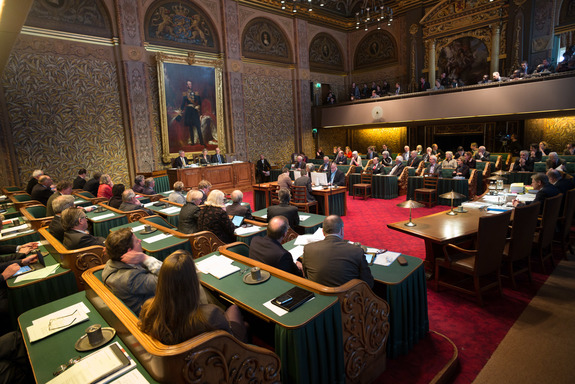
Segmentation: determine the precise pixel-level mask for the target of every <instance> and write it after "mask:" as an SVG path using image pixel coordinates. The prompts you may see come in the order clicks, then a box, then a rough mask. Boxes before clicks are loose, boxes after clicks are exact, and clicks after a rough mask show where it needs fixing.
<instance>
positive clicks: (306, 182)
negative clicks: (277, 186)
mask: <svg viewBox="0 0 575 384" xmlns="http://www.w3.org/2000/svg"><path fill="white" fill-rule="evenodd" d="M293 185H295V186H298V187H306V198H307V201H315V197H313V195H312V194H311V179H310V178H309V176H308V175H307V170H306V169H305V168H304V169H302V170H301V176H300V177H298V178H297V179H296V180H295V181H294V183H293Z"/></svg>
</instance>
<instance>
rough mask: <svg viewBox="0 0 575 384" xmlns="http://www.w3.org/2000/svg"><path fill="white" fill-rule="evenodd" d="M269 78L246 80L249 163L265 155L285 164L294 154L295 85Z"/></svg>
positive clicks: (248, 76)
mask: <svg viewBox="0 0 575 384" xmlns="http://www.w3.org/2000/svg"><path fill="white" fill-rule="evenodd" d="M269 75H270V74H269V73H268V76H265V75H264V74H263V73H262V74H256V73H250V74H245V75H244V76H243V90H244V116H245V127H246V133H247V143H248V159H249V160H251V161H254V160H257V159H258V158H259V155H260V153H263V155H264V156H265V157H266V158H267V159H268V160H269V161H270V162H274V163H277V164H283V163H285V162H286V161H287V160H289V158H290V155H291V154H292V152H293V151H294V140H293V136H294V125H295V121H294V112H293V111H294V106H293V98H292V97H291V95H292V94H293V89H292V81H291V80H290V79H287V78H278V77H272V76H269Z"/></svg>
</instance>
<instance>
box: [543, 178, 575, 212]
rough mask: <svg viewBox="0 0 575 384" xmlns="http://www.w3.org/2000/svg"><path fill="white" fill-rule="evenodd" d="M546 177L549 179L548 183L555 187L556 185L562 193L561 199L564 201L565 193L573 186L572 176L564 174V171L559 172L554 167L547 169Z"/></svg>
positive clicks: (574, 185)
mask: <svg viewBox="0 0 575 384" xmlns="http://www.w3.org/2000/svg"><path fill="white" fill-rule="evenodd" d="M547 178H548V179H549V184H552V185H554V186H555V187H557V189H558V190H559V192H561V193H562V194H563V201H565V196H566V195H567V192H568V191H569V190H570V189H573V188H574V187H575V184H574V182H573V177H571V176H570V175H568V174H566V173H565V172H561V171H558V170H556V169H550V170H548V171H547ZM561 212H563V204H561Z"/></svg>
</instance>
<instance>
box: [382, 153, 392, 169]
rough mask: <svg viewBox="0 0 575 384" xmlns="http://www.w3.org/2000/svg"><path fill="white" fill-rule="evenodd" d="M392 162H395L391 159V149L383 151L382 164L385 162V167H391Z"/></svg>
mask: <svg viewBox="0 0 575 384" xmlns="http://www.w3.org/2000/svg"><path fill="white" fill-rule="evenodd" d="M391 163H393V161H392V160H391V155H390V154H389V151H383V152H381V164H383V166H384V167H389V166H391Z"/></svg>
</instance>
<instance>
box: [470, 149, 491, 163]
mask: <svg viewBox="0 0 575 384" xmlns="http://www.w3.org/2000/svg"><path fill="white" fill-rule="evenodd" d="M490 156H491V155H490V154H489V152H487V150H486V149H485V147H484V146H483V145H482V146H481V147H479V148H478V149H477V153H476V154H475V156H474V157H475V160H477V161H489V159H490Z"/></svg>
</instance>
